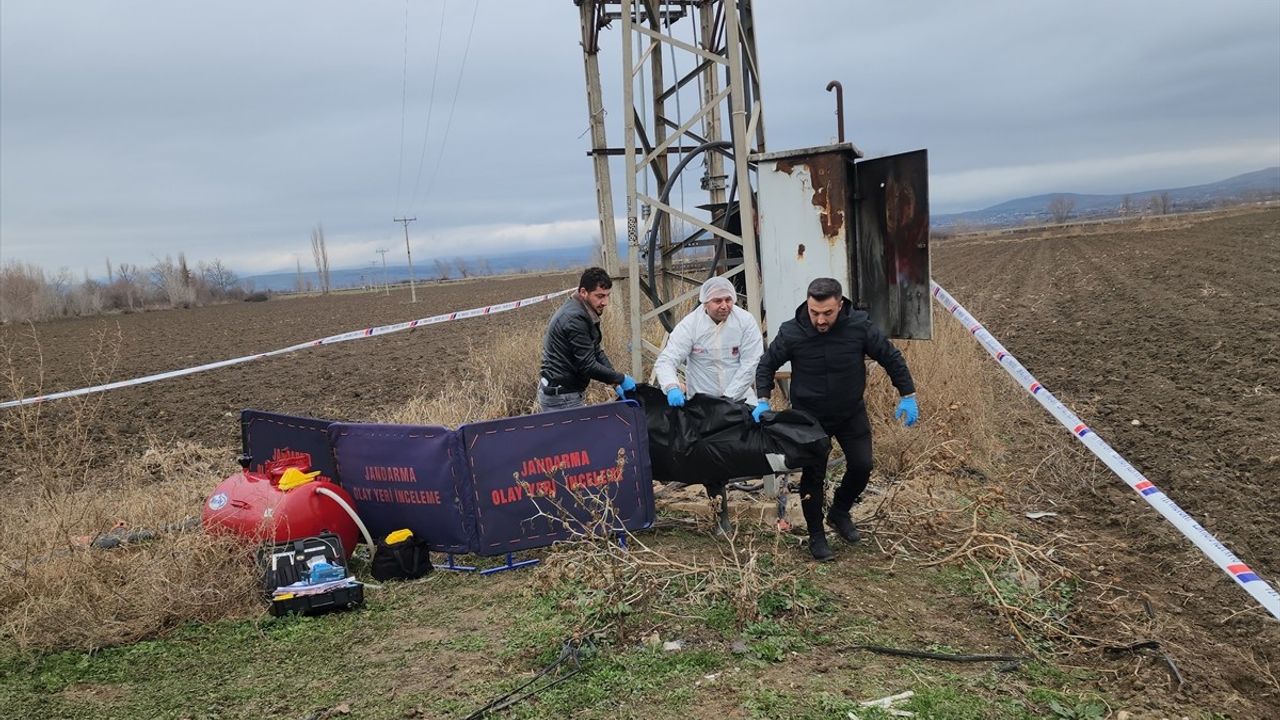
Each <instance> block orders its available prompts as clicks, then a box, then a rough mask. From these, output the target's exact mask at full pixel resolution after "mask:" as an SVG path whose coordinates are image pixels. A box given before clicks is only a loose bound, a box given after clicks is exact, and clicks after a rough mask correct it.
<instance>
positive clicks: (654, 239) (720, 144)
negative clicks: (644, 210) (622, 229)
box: [646, 140, 733, 332]
mask: <svg viewBox="0 0 1280 720" xmlns="http://www.w3.org/2000/svg"><path fill="white" fill-rule="evenodd" d="M731 147H733V143H731V142H729V141H728V140H713V141H711V142H706V143H703V144H701V145H699V146H698V147H696V148H694V149H693V152H691V153H689V154H687V155H685V156H684V157H683V158H681V159H680V162H679V163H678V164H677V165H676V166H675V169H673V170H672V171H671V173H670V174H669V175H668V176H667V182H666V183H665V184H664V185H663V186H662V192H661V193H659V195H658V200H660V201H661V202H662V203H663V204H667V199H668V198H669V197H670V195H671V188H672V187H673V186H674V185H675V184H676V180H677V179H679V177H680V173H681V172H684V168H685V166H686V165H688V164H689V163H690V162H691V161H692V160H693V159H694V158H695V157H697V156H699V155H701V154H702V153H704V152H706V151H708V150H714V149H717V148H731ZM654 212H656V213H659V214H658V215H657V216H655V217H654V218H653V224H652V225H651V226H650V227H649V237H648V238H647V241H646V244H647V245H648V247H649V300H651V301H652V302H653V306H654V307H655V308H658V307H662V303H663V301H662V298H661V297H659V296H658V283H657V278H656V277H655V276H654V273H655V272H656V270H655V264H656V263H655V261H656V260H657V253H656V249H657V245H658V229H659V228H660V227H662V214H664V213H665V211H664V210H661V209H658V208H655V209H654ZM728 218H729V208H728V206H725V213H724V218H723V219H722V222H728ZM714 271H715V270H714V267H713V268H712V272H714ZM658 320H659V321H661V322H662V327H664V328H666V330H667V332H671V331H672V330H673V329H674V328H675V323H674V322H672V321H671V313H670V312H661V313H659V314H658Z"/></svg>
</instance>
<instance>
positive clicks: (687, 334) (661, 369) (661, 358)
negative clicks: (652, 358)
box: [653, 317, 694, 392]
mask: <svg viewBox="0 0 1280 720" xmlns="http://www.w3.org/2000/svg"><path fill="white" fill-rule="evenodd" d="M693 325H694V324H693V323H692V322H690V321H689V318H688V317H686V318H685V319H683V320H681V321H680V322H679V323H677V324H676V326H675V328H674V329H672V331H671V335H670V336H669V337H667V345H666V347H664V348H662V352H660V353H658V360H657V361H656V362H654V364H653V371H654V373H655V374H657V376H658V387H660V388H662V390H663V391H664V392H665V391H666V390H669V389H670V388H672V387H674V386H676V385H679V384H680V378H679V376H677V375H676V368H677V367H679V366H680V365H683V364H684V362H685V361H686V360H688V359H689V352H690V351H691V350H693V331H694V328H693Z"/></svg>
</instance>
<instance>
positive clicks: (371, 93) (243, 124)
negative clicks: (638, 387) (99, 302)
mask: <svg viewBox="0 0 1280 720" xmlns="http://www.w3.org/2000/svg"><path fill="white" fill-rule="evenodd" d="M755 12H756V23H757V26H758V27H757V37H756V41H757V46H758V51H759V55H760V65H761V75H762V86H763V90H762V94H763V106H764V116H765V122H766V127H767V129H768V144H769V149H771V150H779V149H784V148H789V147H803V146H811V145H819V144H825V143H827V142H830V141H831V140H833V139H834V135H835V120H834V116H833V113H832V108H833V106H834V99H833V96H832V95H831V94H829V93H827V92H825V91H824V87H825V85H826V83H827V81H828V80H832V79H839V80H841V81H842V82H843V84H844V87H845V105H846V115H847V118H848V119H847V128H848V136H849V139H850V140H852V141H853V142H855V143H856V144H858V145H859V146H860V147H861V148H862V149H863V150H864V151H866V152H867V153H868V155H879V154H888V153H893V152H899V151H904V150H912V149H916V148H921V147H927V148H928V149H929V161H930V171H931V179H930V182H931V196H932V198H931V199H932V204H933V210H934V212H953V211H959V210H968V209H976V208H980V207H984V206H987V205H991V204H995V203H997V202H1000V201H1003V200H1006V199H1010V198H1013V197H1019V196H1023V195H1031V194H1036V193H1042V192H1089V193H1095V192H1125V191H1137V190H1144V189H1152V188H1159V187H1175V186H1181V185H1191V184H1197V183H1202V182H1210V181H1214V180H1219V179H1222V178H1226V177H1229V176H1231V175H1235V174H1238V173H1242V172H1248V171H1252V170H1257V169H1261V168H1263V167H1268V166H1273V165H1277V164H1280V3H1278V2H1275V0H1256V1H1255V0H1234V1H1224V2H1212V3H1170V2H1167V1H1159V2H1125V3H1116V2H1081V1H1075V2H1070V3H1067V2H1057V3H1040V2H1021V1H1014V0H1008V1H1006V2H966V3H956V2H912V3H888V2H853V1H851V0H830V1H826V2H818V1H813V2H809V1H806V0H786V1H785V2H784V1H783V0H756V3H755ZM406 16H407V23H406ZM473 17H474V18H475V22H474V31H473V33H472V32H470V31H471V29H472V27H473V26H472V18H473ZM406 25H407V48H408V52H407V57H406ZM676 27H677V28H678V31H679V32H681V33H684V34H688V33H689V32H691V31H690V29H689V25H688V22H687V21H685V22H684V23H681V24H678V25H677V26H676ZM619 28H620V23H615V24H614V28H613V29H612V30H606V31H605V32H604V33H603V36H602V45H603V48H602V54H601V57H602V62H603V66H604V69H603V73H604V82H605V84H606V86H607V88H608V90H607V91H608V93H609V96H610V98H611V99H610V101H609V102H610V104H609V105H608V106H607V107H608V109H609V113H610V117H609V120H610V123H611V124H610V133H611V134H610V141H611V144H617V145H621V144H622V139H621V137H620V135H621V132H620V131H621V128H620V124H619V123H616V122H614V120H615V119H617V118H619V117H620V111H619V110H618V109H617V107H618V102H617V100H616V98H617V97H618V93H619V92H620V90H619V88H620V83H621V78H620V74H621V73H620V71H619V69H618V68H619V64H618V63H619V62H620V53H621V51H620V43H621V35H620V29H619ZM469 34H470V35H471V42H470V45H469V50H468V51H467V53H466V63H465V65H463V56H464V48H467V47H468V46H467V39H468V35H469ZM437 38H441V39H440V40H439V41H438V40H437ZM437 58H438V62H437ZM581 58H582V55H581V50H580V48H579V44H578V19H577V10H576V8H575V7H574V6H573V4H572V2H571V1H570V0H544V1H541V2H515V1H510V2H507V1H499V0H482V2H481V3H480V5H479V7H478V9H477V6H476V0H452V1H451V2H448V3H445V2H443V1H442V0H440V1H432V2H425V1H420V0H415V1H414V2H412V3H410V4H409V5H406V4H405V3H404V2H359V3H357V2H350V1H349V0H348V1H346V2H337V1H323V0H307V1H306V2H300V1H298V2H286V1H283V0H282V1H279V2H235V1H232V0H222V1H220V2H201V3H179V2H172V0H164V1H155V2H142V1H134V0H113V1H112V2H106V1H103V2H45V1H43V0H4V2H3V3H0V261H3V262H9V261H22V262H31V263H35V264H38V265H41V266H43V267H45V268H49V269H56V268H59V267H63V266H65V267H69V268H71V269H72V270H73V271H75V272H80V270H81V268H85V267H87V268H89V269H90V271H91V272H93V273H95V274H99V275H100V274H103V273H104V269H103V268H104V263H105V259H106V258H107V257H108V256H109V257H110V259H111V260H112V261H113V262H115V263H120V262H131V263H137V264H143V265H148V264H151V263H153V262H154V261H155V259H157V258H159V257H163V256H164V255H166V254H170V253H177V252H178V251H184V252H186V254H187V257H188V258H189V259H191V260H192V261H193V262H194V261H195V260H199V259H210V258H213V257H219V258H221V259H222V260H224V261H225V262H227V263H228V264H229V265H231V266H232V267H233V268H235V269H236V270H237V271H239V272H242V273H249V274H251V273H257V272H267V271H273V270H281V269H291V268H292V267H293V264H294V257H295V256H296V255H301V257H302V258H303V261H304V265H305V263H307V262H308V261H309V259H310V247H309V234H310V229H311V227H312V226H314V225H315V224H316V223H317V222H320V223H323V225H324V228H325V231H326V235H327V237H328V244H329V248H330V256H331V259H332V260H331V261H332V264H333V265H334V266H335V267H349V266H358V265H363V264H366V263H368V262H369V261H370V260H373V259H376V257H377V256H376V255H375V252H374V251H375V250H376V249H377V248H379V247H387V248H389V249H391V250H392V251H393V252H392V253H389V254H388V261H389V262H395V261H396V258H397V257H398V258H403V247H404V243H403V236H402V235H401V229H400V226H399V225H397V224H395V223H393V222H392V218H393V217H396V216H399V215H400V214H404V213H410V214H415V215H417V217H418V221H417V222H415V223H412V224H410V226H409V229H410V233H411V237H412V241H413V248H414V256H415V258H418V257H422V258H424V259H425V258H426V257H430V256H432V255H437V254H438V255H442V256H452V255H456V254H460V253H465V252H472V251H491V250H495V249H498V248H503V247H510V248H516V249H530V248H537V247H555V246H567V245H572V244H576V243H584V242H587V241H588V240H589V239H590V238H591V237H593V236H595V235H596V220H595V201H594V185H593V179H592V170H591V163H590V161H589V159H588V158H587V156H586V155H585V150H586V149H587V148H588V146H589V136H588V135H586V134H584V131H585V130H586V129H587V117H586V101H585V91H584V84H583V72H582V60H581ZM406 61H407V62H406ZM406 66H407V75H406V73H405V68H406ZM686 69H687V68H686ZM433 86H434V102H433V101H432V90H433ZM455 97H456V102H454V98H455ZM686 97H689V96H686ZM402 99H403V108H404V110H403V112H402ZM691 104H692V103H689V105H691ZM689 109H690V108H689V107H688V105H686V107H685V112H686V113H688V112H689ZM402 119H403V134H402V130H401V128H402ZM446 132H447V139H446V137H445V134H446ZM402 138H403V139H402ZM424 138H426V140H427V142H426V144H425V147H424ZM437 168H438V169H437ZM695 175H696V173H694V174H689V177H690V179H689V180H688V181H687V189H688V190H689V193H690V194H691V195H692V191H693V189H694V188H696V186H697V179H696V177H695ZM615 177H616V180H615V186H617V187H619V188H621V186H622V176H621V174H620V173H619V174H617V175H616V176H615ZM690 204H692V198H691V199H690ZM617 208H618V212H619V213H622V212H624V209H625V206H624V205H623V204H622V202H621V199H619V200H618V203H617Z"/></svg>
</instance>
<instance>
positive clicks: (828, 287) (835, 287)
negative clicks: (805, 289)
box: [809, 278, 844, 302]
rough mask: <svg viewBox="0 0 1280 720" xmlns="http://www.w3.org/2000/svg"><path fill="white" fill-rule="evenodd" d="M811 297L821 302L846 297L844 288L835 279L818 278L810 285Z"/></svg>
mask: <svg viewBox="0 0 1280 720" xmlns="http://www.w3.org/2000/svg"><path fill="white" fill-rule="evenodd" d="M809 297H811V298H813V299H814V300H817V301H819V302H821V301H823V300H830V299H831V298H842V297H844V288H842V287H840V281H839V280H837V279H835V278H817V279H816V280H814V281H813V282H811V283H809Z"/></svg>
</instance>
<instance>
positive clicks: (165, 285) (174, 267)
mask: <svg viewBox="0 0 1280 720" xmlns="http://www.w3.org/2000/svg"><path fill="white" fill-rule="evenodd" d="M151 284H152V285H153V286H155V288H156V291H157V293H158V294H159V295H160V296H161V297H162V298H164V299H165V300H166V301H167V302H168V303H169V307H175V308H176V307H191V306H192V305H194V304H195V302H196V293H195V287H194V286H193V285H192V283H191V271H190V270H188V269H187V259H186V257H185V256H184V255H183V254H182V253H178V261H177V262H174V260H173V258H172V257H170V256H168V255H165V256H164V259H163V260H157V261H156V264H155V265H152V266H151Z"/></svg>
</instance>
